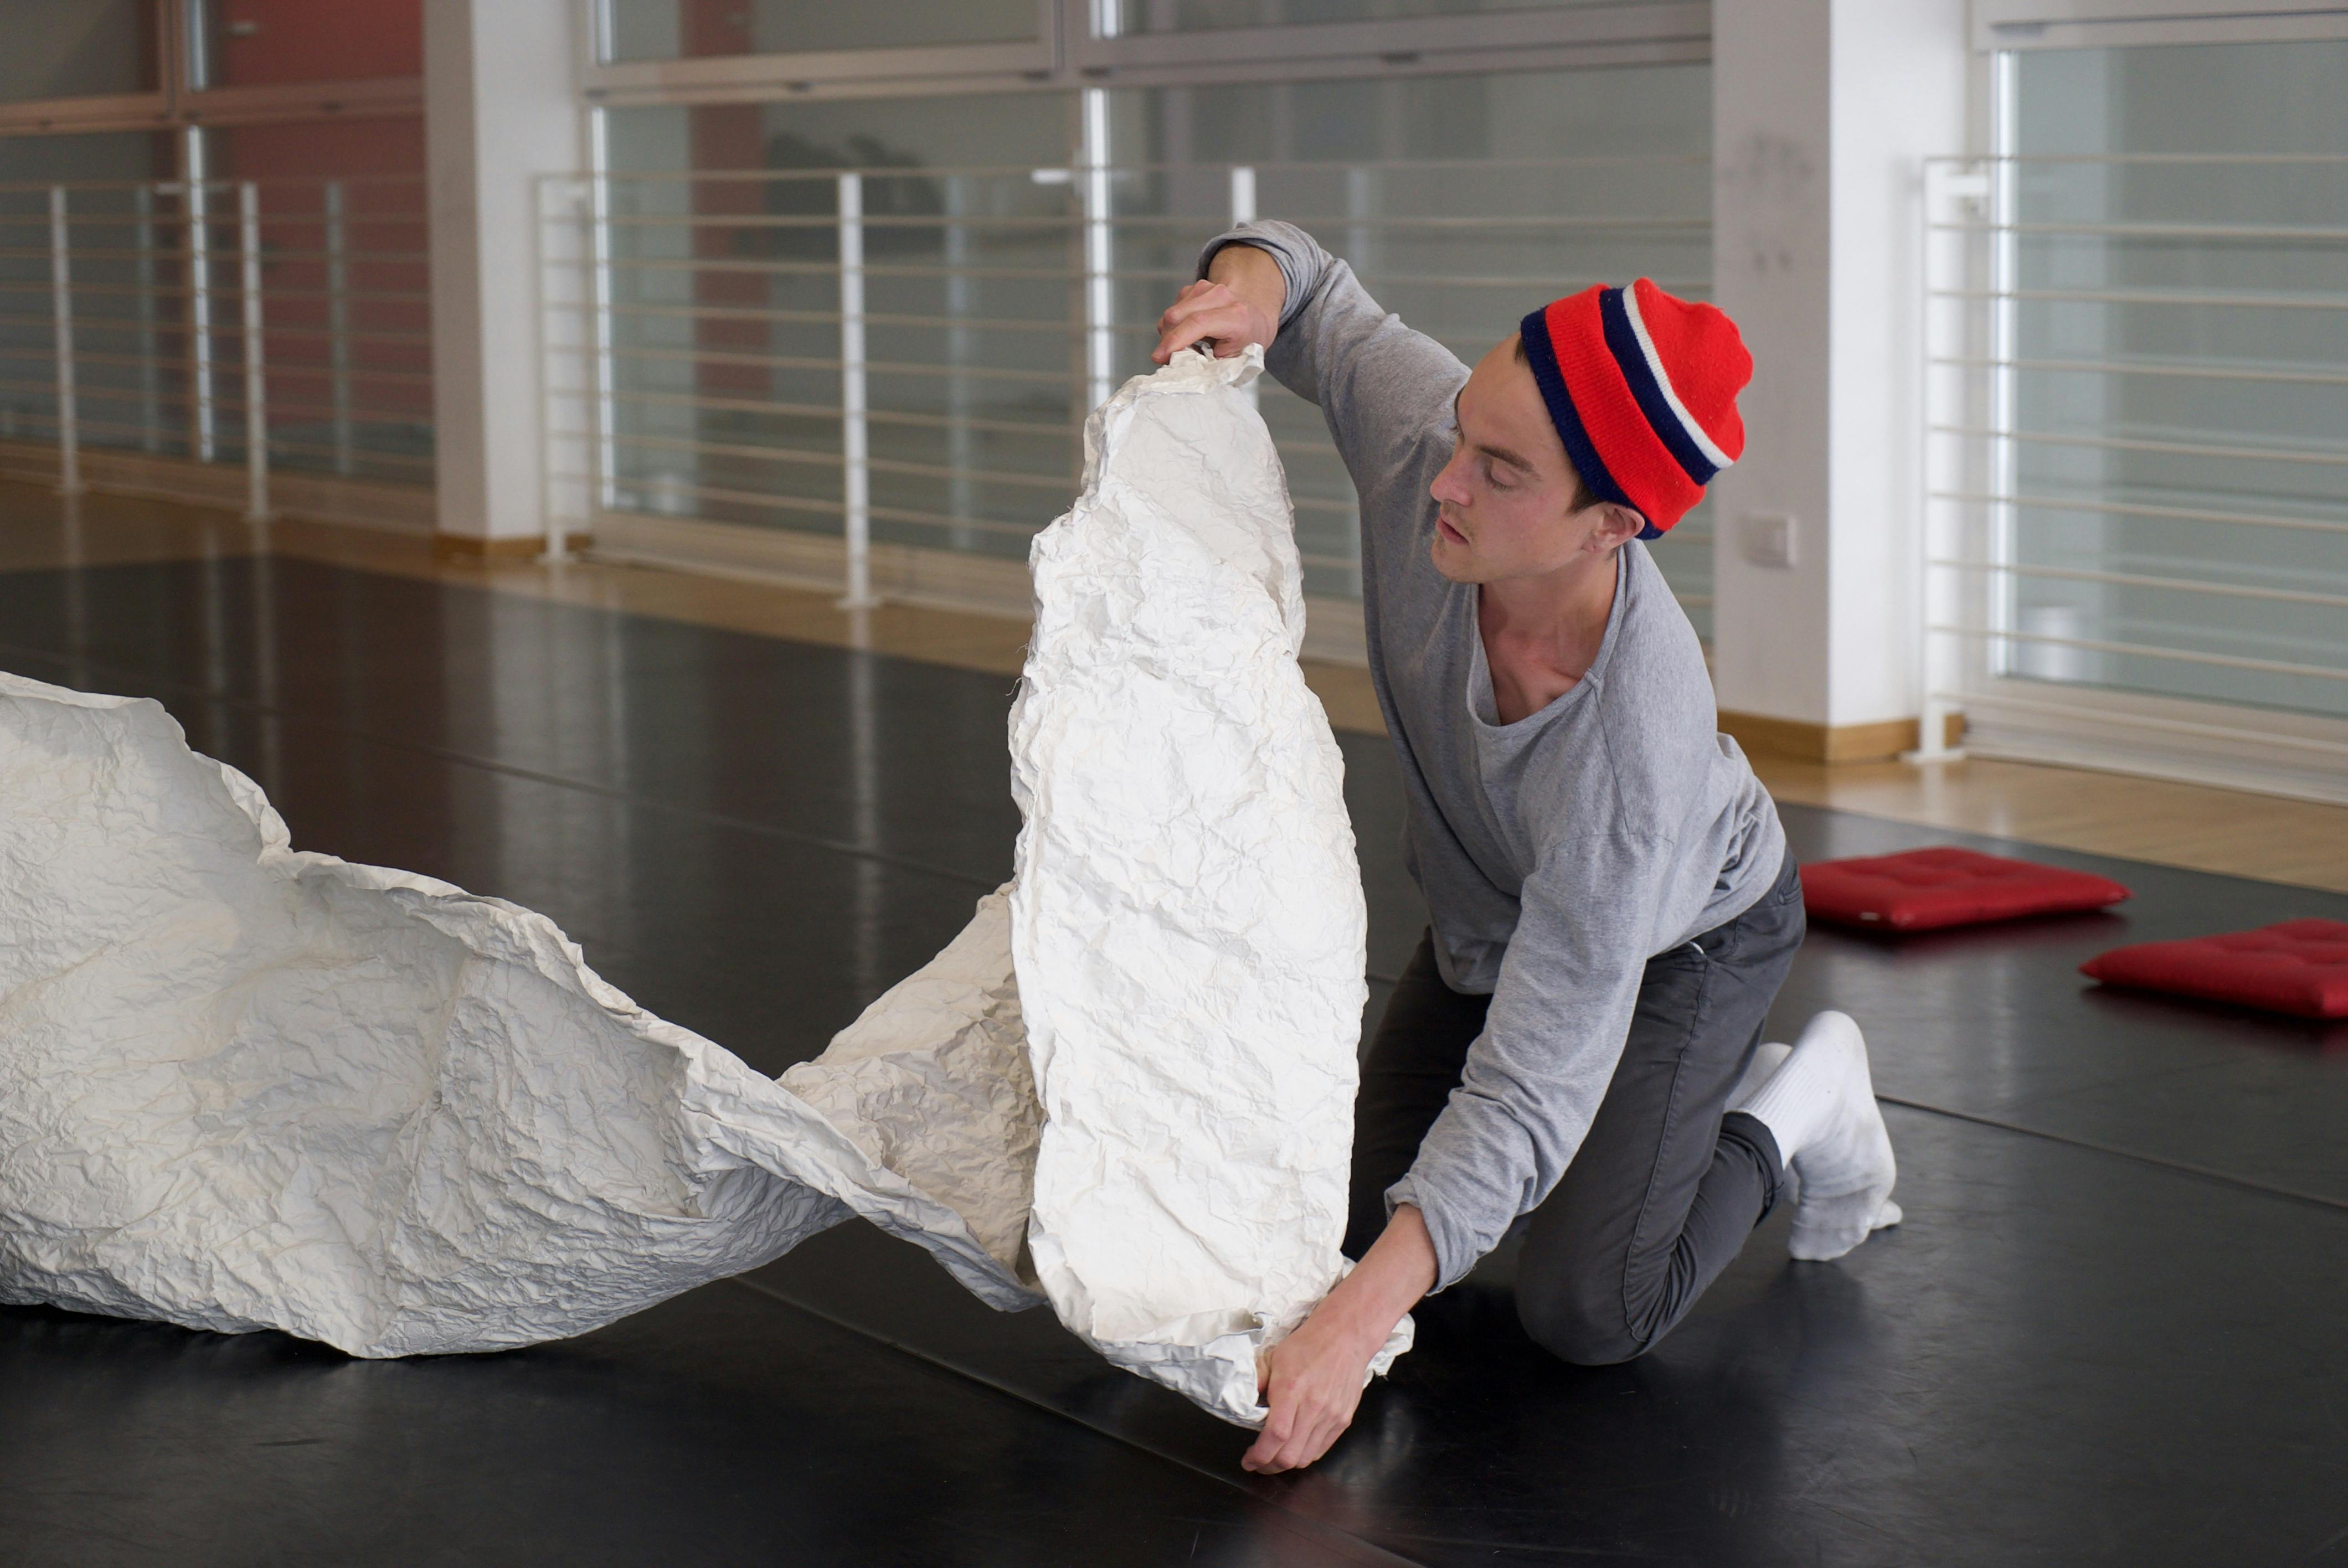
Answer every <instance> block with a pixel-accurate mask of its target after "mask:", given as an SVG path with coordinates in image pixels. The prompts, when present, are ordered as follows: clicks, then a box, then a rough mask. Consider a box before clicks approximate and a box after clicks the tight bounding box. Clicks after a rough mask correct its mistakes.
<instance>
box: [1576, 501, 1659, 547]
mask: <svg viewBox="0 0 2348 1568" xmlns="http://www.w3.org/2000/svg"><path fill="white" fill-rule="evenodd" d="M1604 506H1605V512H1604V516H1603V517H1601V518H1600V520H1599V524H1598V528H1597V531H1596V532H1594V533H1593V534H1591V538H1590V543H1591V548H1595V549H1601V550H1611V549H1613V548H1616V547H1618V546H1621V545H1624V544H1628V543H1629V542H1630V541H1631V540H1632V539H1635V538H1638V537H1639V536H1640V535H1641V534H1643V533H1644V532H1645V531H1646V528H1647V519H1646V518H1643V517H1641V516H1640V515H1639V514H1638V513H1637V512H1635V511H1632V509H1631V508H1630V507H1623V506H1618V505H1616V504H1615V503H1614V502H1612V501H1608V502H1606V503H1605V504H1604Z"/></svg>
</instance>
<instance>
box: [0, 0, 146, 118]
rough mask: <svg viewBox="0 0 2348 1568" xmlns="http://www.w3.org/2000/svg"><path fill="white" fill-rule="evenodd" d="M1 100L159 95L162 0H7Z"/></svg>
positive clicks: (2, 4)
mask: <svg viewBox="0 0 2348 1568" xmlns="http://www.w3.org/2000/svg"><path fill="white" fill-rule="evenodd" d="M0 37H5V39H6V40H7V41H8V42H7V47H6V48H5V49H0V100H5V101H7V102H10V103H16V102H21V101H23V100H25V99H28V98H70V97H98V96H100V95H104V94H114V93H146V92H153V91H154V90H155V87H156V82H157V77H156V71H155V43H156V33H155V0H75V3H74V4H72V5H60V4H58V0H0Z"/></svg>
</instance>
